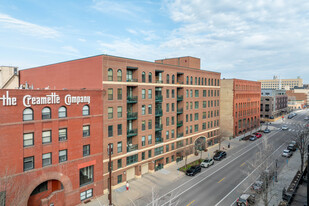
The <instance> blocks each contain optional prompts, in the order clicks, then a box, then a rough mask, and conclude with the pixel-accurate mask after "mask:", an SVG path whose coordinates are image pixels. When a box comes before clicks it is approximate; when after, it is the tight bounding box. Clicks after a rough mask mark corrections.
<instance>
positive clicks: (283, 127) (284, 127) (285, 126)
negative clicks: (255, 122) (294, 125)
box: [281, 125, 289, 130]
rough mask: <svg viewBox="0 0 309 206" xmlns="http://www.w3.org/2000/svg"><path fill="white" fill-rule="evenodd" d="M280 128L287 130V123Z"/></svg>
mask: <svg viewBox="0 0 309 206" xmlns="http://www.w3.org/2000/svg"><path fill="white" fill-rule="evenodd" d="M281 129H282V130H288V129H289V128H288V126H287V125H282V127H281Z"/></svg>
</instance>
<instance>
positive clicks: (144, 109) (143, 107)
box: [142, 105, 146, 115]
mask: <svg viewBox="0 0 309 206" xmlns="http://www.w3.org/2000/svg"><path fill="white" fill-rule="evenodd" d="M145 114H146V106H145V105H142V115H145Z"/></svg>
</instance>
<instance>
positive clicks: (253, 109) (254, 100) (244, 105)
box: [220, 79, 261, 137]
mask: <svg viewBox="0 0 309 206" xmlns="http://www.w3.org/2000/svg"><path fill="white" fill-rule="evenodd" d="M220 99H221V104H220V122H221V124H220V129H221V134H222V135H223V136H224V137H235V136H238V135H240V134H242V133H245V132H248V131H250V130H253V129H254V128H257V127H258V126H259V125H260V101H261V83H260V82H255V81H248V80H240V79H222V80H221V85H220Z"/></svg>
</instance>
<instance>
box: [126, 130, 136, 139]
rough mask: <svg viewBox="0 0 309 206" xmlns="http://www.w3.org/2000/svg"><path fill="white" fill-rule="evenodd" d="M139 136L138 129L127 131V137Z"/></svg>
mask: <svg viewBox="0 0 309 206" xmlns="http://www.w3.org/2000/svg"><path fill="white" fill-rule="evenodd" d="M136 135H137V129H128V130H127V137H134V136H136Z"/></svg>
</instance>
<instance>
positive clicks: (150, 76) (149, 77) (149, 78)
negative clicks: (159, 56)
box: [148, 72, 152, 83]
mask: <svg viewBox="0 0 309 206" xmlns="http://www.w3.org/2000/svg"><path fill="white" fill-rule="evenodd" d="M148 82H149V83H151V82H152V73H151V72H149V74H148Z"/></svg>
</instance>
